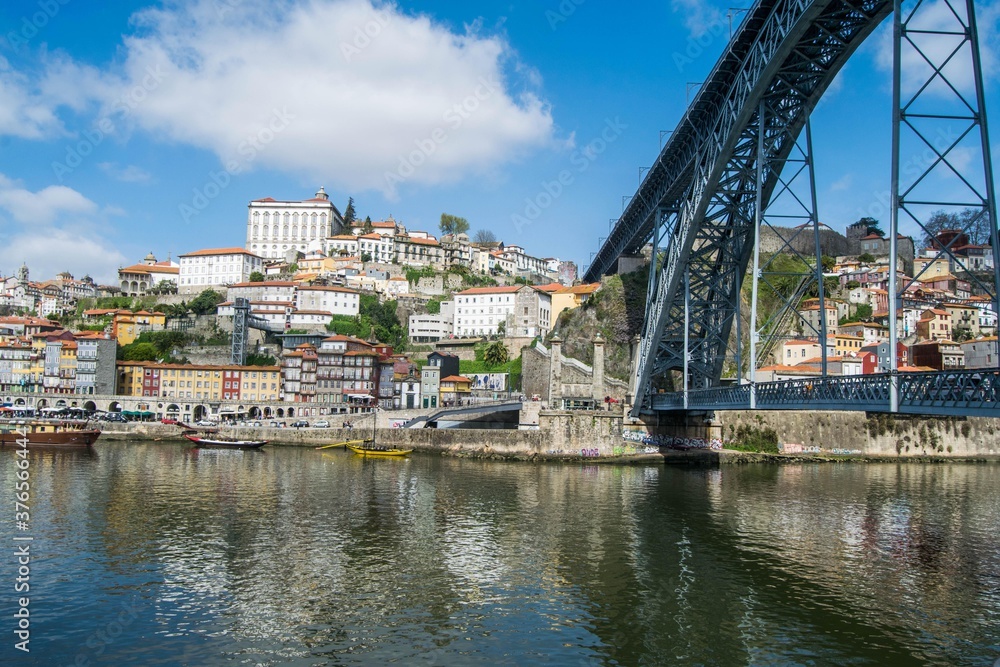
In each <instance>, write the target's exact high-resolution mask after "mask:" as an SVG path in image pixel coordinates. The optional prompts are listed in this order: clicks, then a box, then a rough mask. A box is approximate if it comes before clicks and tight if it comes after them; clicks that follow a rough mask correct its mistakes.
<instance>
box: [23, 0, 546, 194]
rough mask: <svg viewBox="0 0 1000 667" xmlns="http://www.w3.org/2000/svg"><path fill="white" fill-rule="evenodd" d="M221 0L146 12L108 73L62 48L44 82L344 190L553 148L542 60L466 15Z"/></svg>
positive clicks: (235, 155)
mask: <svg viewBox="0 0 1000 667" xmlns="http://www.w3.org/2000/svg"><path fill="white" fill-rule="evenodd" d="M230 4H232V3H219V2H217V1H208V0H202V1H201V2H198V3H193V4H178V5H174V4H169V3H168V8H167V9H150V10H146V11H143V12H140V13H139V14H136V15H135V16H134V17H133V23H134V24H135V25H136V27H137V30H136V32H135V33H134V34H133V35H131V36H128V37H126V38H125V41H124V46H123V49H122V53H123V54H124V60H123V62H122V63H121V65H120V68H118V69H117V70H116V71H115V73H114V75H113V77H112V76H111V75H110V73H109V72H97V71H95V70H94V69H93V68H91V67H88V66H78V65H74V64H72V63H69V62H67V61H66V60H65V59H62V60H59V61H58V62H53V63H52V64H51V65H50V66H49V67H48V70H47V75H46V77H44V78H43V82H42V84H40V85H41V86H42V87H43V88H44V89H45V90H46V91H49V93H48V95H49V98H50V99H52V100H55V99H56V94H57V93H56V91H58V94H59V95H61V96H62V97H61V101H60V102H59V103H63V104H71V103H72V104H75V105H76V107H77V108H79V107H80V106H81V104H82V103H81V102H80V101H79V100H80V99H87V98H89V99H90V100H94V99H97V100H98V101H100V103H101V105H102V116H105V117H108V118H110V119H112V120H113V121H114V123H115V126H116V128H117V127H120V126H121V121H122V120H124V121H126V122H127V123H128V124H129V125H131V126H134V127H137V128H141V129H143V130H145V131H148V132H149V133H151V134H153V135H155V136H157V137H159V138H162V139H165V140H171V141H176V142H181V143H186V144H191V145H194V146H199V147H202V148H206V149H208V150H211V151H213V152H214V153H215V154H216V155H217V156H218V157H219V159H220V162H221V163H222V164H223V165H224V166H225V165H227V164H230V163H232V162H236V163H238V164H239V165H240V167H241V168H257V167H267V168H274V169H280V170H284V171H288V172H291V173H295V174H298V175H301V176H302V177H303V178H304V179H308V180H309V181H310V182H320V181H325V182H327V183H329V182H330V181H331V180H334V181H335V182H336V184H337V185H338V186H339V187H341V188H343V189H345V190H349V191H350V190H358V189H376V190H381V191H383V192H385V193H386V194H389V195H392V194H393V193H394V186H395V185H396V184H398V182H393V181H392V179H390V178H387V174H403V178H402V179H401V180H402V181H403V182H406V183H415V184H437V183H444V182H453V181H458V180H460V179H462V178H464V177H468V176H474V175H478V174H487V173H490V172H492V171H494V170H496V169H497V168H498V167H499V166H501V165H503V164H505V163H508V162H510V161H512V160H516V159H518V158H520V157H522V156H524V155H525V154H526V153H528V152H529V151H531V150H532V149H536V148H538V147H542V146H545V147H549V146H553V145H554V144H555V142H554V141H553V120H552V116H551V112H550V109H549V107H548V105H547V104H546V103H545V102H544V101H543V100H542V99H541V97H540V96H539V95H538V93H537V92H535V91H537V88H538V84H539V83H540V78H539V77H538V75H537V72H535V71H534V70H532V69H531V68H530V67H526V66H524V65H522V64H521V63H519V62H518V60H517V57H516V54H514V53H513V52H512V50H511V48H510V46H509V45H508V44H507V42H506V41H505V40H504V39H502V38H501V37H498V36H489V35H487V36H484V35H480V34H478V33H477V30H478V28H477V27H476V26H475V25H473V26H468V27H466V32H465V33H463V34H455V33H453V32H450V31H449V30H448V29H446V28H445V27H443V26H441V25H439V24H436V23H435V22H433V21H432V20H431V19H430V18H428V17H426V16H413V15H409V14H406V13H404V12H403V11H401V10H399V9H398V8H396V7H395V6H393V5H388V4H375V5H373V4H372V3H371V2H370V1H369V0H302V1H301V2H294V3H289V4H287V5H286V6H283V7H282V10H281V11H275V7H274V5H273V3H270V2H265V1H264V0H245V1H244V2H241V3H238V4H239V6H238V7H230ZM519 72H520V73H521V74H519ZM113 79H116V80H114V81H113ZM75 82H76V83H75ZM515 90H516V91H518V92H514V91H515ZM71 100H75V101H73V102H71ZM406 165H409V166H410V167H413V168H412V170H411V169H408V168H407V169H403V168H402V167H404V166H406ZM404 172H405V173H404Z"/></svg>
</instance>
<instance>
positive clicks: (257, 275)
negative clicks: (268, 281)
mask: <svg viewBox="0 0 1000 667" xmlns="http://www.w3.org/2000/svg"><path fill="white" fill-rule="evenodd" d="M264 280H265V278H264V274H263V273H261V272H260V271H254V272H253V273H251V274H250V282H252V283H262V282H264Z"/></svg>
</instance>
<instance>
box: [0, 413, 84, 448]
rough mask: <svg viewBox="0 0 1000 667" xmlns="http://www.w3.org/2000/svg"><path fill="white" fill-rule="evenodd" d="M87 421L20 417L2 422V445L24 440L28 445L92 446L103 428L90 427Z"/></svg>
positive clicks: (16, 443) (0, 429) (12, 445)
mask: <svg viewBox="0 0 1000 667" xmlns="http://www.w3.org/2000/svg"><path fill="white" fill-rule="evenodd" d="M88 426H89V425H88V424H87V423H86V422H70V421H63V420H59V419H23V420H22V419H18V420H10V421H4V422H0V447H18V446H20V444H21V442H23V441H24V440H27V441H28V447H34V446H38V445H41V446H45V447H90V446H91V445H93V444H94V442H96V441H97V439H98V438H99V437H101V430H100V429H97V428H88Z"/></svg>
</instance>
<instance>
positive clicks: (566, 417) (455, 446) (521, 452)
mask: <svg viewBox="0 0 1000 667" xmlns="http://www.w3.org/2000/svg"><path fill="white" fill-rule="evenodd" d="M532 407H535V406H532ZM529 419H531V421H529V422H526V423H525V425H526V428H522V429H518V430H514V429H511V430H505V429H435V428H412V429H408V428H378V430H377V432H376V438H377V440H378V441H379V442H381V443H385V444H387V445H391V446H394V447H399V448H403V449H414V450H415V451H420V452H432V453H434V452H436V453H441V454H448V455H454V456H470V457H491V458H493V457H495V458H510V459H536V458H543V459H544V458H554V459H576V458H587V459H593V458H607V457H621V456H622V455H627V454H639V453H640V452H641V450H642V449H644V448H641V447H630V446H629V444H628V443H624V442H623V440H622V437H621V422H622V417H621V414H619V413H613V412H598V411H587V412H581V411H557V410H541V411H539V412H538V414H537V417H534V416H531V417H529ZM536 421H537V424H538V425H537V427H536V426H535V425H534V422H536ZM369 424H370V421H369ZM102 429H103V435H102V438H105V439H108V440H139V439H141V440H158V441H183V440H184V438H183V436H182V434H181V430H180V429H179V428H178V427H177V426H174V425H169V424H160V423H156V422H138V423H132V424H117V423H112V424H106V425H102ZM370 434H371V430H370V429H369V428H363V427H361V426H360V425H359V426H358V427H356V428H354V429H343V428H328V429H317V428H303V429H296V428H289V427H286V428H270V427H263V428H253V427H240V428H232V427H222V428H220V429H219V435H221V436H236V437H239V438H241V439H246V440H257V439H263V440H268V441H270V443H271V444H273V445H278V446H280V445H287V446H299V447H319V446H322V445H328V444H332V443H335V442H342V441H344V440H351V439H360V438H365V437H369V436H370Z"/></svg>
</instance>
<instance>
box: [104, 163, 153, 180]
mask: <svg viewBox="0 0 1000 667" xmlns="http://www.w3.org/2000/svg"><path fill="white" fill-rule="evenodd" d="M97 166H98V167H99V168H100V169H101V171H103V172H104V173H105V174H107V175H108V176H111V177H112V178H114V179H117V180H119V181H122V182H123V183H149V182H150V181H151V180H153V175H152V174H150V173H149V172H148V171H146V170H145V169H143V168H142V167H138V166H136V165H134V164H130V165H126V166H124V167H121V166H119V165H118V163H117V162H98V163H97Z"/></svg>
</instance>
